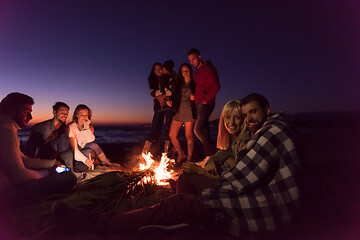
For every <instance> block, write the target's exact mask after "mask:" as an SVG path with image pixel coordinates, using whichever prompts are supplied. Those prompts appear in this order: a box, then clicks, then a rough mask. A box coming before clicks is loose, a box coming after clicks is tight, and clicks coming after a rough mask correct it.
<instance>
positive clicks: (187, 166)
mask: <svg viewBox="0 0 360 240" xmlns="http://www.w3.org/2000/svg"><path fill="white" fill-rule="evenodd" d="M182 167H183V169H184V172H186V173H195V174H200V175H204V174H205V169H204V168H202V167H200V166H199V165H197V164H195V163H193V162H185V163H183V165H182Z"/></svg>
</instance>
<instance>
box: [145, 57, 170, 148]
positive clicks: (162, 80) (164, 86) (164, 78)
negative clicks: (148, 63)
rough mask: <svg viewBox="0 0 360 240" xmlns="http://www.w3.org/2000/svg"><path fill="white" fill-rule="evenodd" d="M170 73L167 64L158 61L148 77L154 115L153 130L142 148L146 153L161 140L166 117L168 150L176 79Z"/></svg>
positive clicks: (166, 145) (166, 144)
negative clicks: (173, 90)
mask: <svg viewBox="0 0 360 240" xmlns="http://www.w3.org/2000/svg"><path fill="white" fill-rule="evenodd" d="M170 67H171V66H170ZM168 68H169V67H168ZM169 69H170V68H169ZM168 73H169V71H168V70H167V69H166V68H165V66H163V65H162V64H161V63H159V62H156V63H154V65H153V67H152V68H151V71H150V74H149V77H148V83H149V87H150V94H151V96H152V97H154V116H153V120H152V123H151V131H150V134H149V137H148V139H147V140H146V142H145V144H144V147H143V150H142V152H143V153H145V154H147V153H148V152H150V150H151V146H152V144H153V143H155V142H156V141H158V140H159V138H160V136H161V132H162V127H163V125H164V118H165V152H167V150H168V148H169V145H170V140H169V130H170V124H171V120H172V116H173V112H172V101H171V96H172V92H171V89H172V84H173V81H174V79H173V77H172V75H171V74H168Z"/></svg>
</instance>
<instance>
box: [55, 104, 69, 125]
mask: <svg viewBox="0 0 360 240" xmlns="http://www.w3.org/2000/svg"><path fill="white" fill-rule="evenodd" d="M53 114H54V119H55V121H57V122H60V123H65V122H66V119H67V117H68V116H69V109H68V108H66V107H60V108H59V109H58V110H57V111H53Z"/></svg>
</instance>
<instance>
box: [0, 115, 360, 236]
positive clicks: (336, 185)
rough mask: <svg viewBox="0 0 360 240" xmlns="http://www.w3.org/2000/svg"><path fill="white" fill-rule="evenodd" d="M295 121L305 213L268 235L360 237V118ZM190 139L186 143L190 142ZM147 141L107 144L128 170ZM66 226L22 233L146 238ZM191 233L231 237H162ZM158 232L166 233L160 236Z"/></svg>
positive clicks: (199, 156)
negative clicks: (289, 225) (299, 138)
mask: <svg viewBox="0 0 360 240" xmlns="http://www.w3.org/2000/svg"><path fill="white" fill-rule="evenodd" d="M295 126H296V127H297V128H299V130H301V131H302V132H303V133H302V134H301V136H302V139H303V153H304V186H303V187H304V210H303V218H302V219H300V220H299V223H298V224H297V225H296V227H295V228H293V229H291V231H290V232H283V233H280V234H278V235H276V236H275V237H273V238H271V237H270V238H268V239H299V240H300V239H309V240H311V239H314V240H315V239H316V240H318V239H334V240H340V239H341V240H343V239H350V240H352V239H360V185H359V173H360V147H359V146H360V144H359V143H360V141H359V140H358V136H359V135H360V121H350V120H349V121H348V122H345V123H344V122H339V121H335V120H334V121H330V122H301V123H296V124H295ZM305 130H306V131H305ZM301 131H300V132H301ZM185 144H186V143H182V145H184V146H185ZM142 146H143V143H142V142H140V143H127V144H102V145H101V147H102V148H103V150H104V152H105V153H106V154H107V156H108V158H110V159H111V161H112V162H117V163H119V164H120V165H121V168H122V169H123V170H125V171H126V170H130V169H131V168H132V167H134V164H135V159H137V156H138V155H139V154H140V153H141V150H142ZM160 148H161V146H160ZM200 149H201V145H200V144H199V143H197V144H196V147H195V152H196V154H195V155H196V156H195V158H194V161H200V160H201V159H202V154H203V153H202V150H200ZM39 229H41V226H39ZM9 231H10V230H9V229H8V232H9ZM63 231H65V232H66V230H64V229H63V230H62V229H61V228H56V229H54V230H53V231H52V232H51V233H50V234H46V235H44V236H42V237H41V235H40V236H39V237H38V238H31V237H30V238H21V239H87V240H89V239H130V240H131V239H144V237H143V236H142V237H141V238H138V236H137V233H135V232H130V233H126V234H105V235H104V234H101V235H100V234H95V233H77V234H70V235H69V234H64V233H63ZM11 234H12V233H11V232H9V233H8V235H0V239H19V238H11V236H15V237H18V236H17V235H16V234H13V235H11ZM189 236H190V237H191V239H207V240H211V239H217V240H218V239H231V238H222V237H220V236H218V235H216V234H215V235H214V233H212V232H210V233H209V232H201V231H195V230H190V232H189V230H188V231H185V232H181V233H178V234H176V235H172V236H165V237H164V238H162V239H168V240H170V239H179V240H180V239H190V238H189ZM7 237H9V238H7ZM281 237H282V238H281ZM155 238H156V239H160V238H159V236H157V237H155ZM147 239H150V238H147ZM250 239H251V238H250ZM262 239H263V238H262Z"/></svg>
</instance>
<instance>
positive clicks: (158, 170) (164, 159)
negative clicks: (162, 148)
mask: <svg viewBox="0 0 360 240" xmlns="http://www.w3.org/2000/svg"><path fill="white" fill-rule="evenodd" d="M142 158H143V159H144V160H145V164H143V163H140V165H139V170H140V171H143V170H148V171H149V175H148V176H146V177H144V179H143V181H144V182H145V183H149V182H153V183H155V184H157V185H160V186H166V185H169V182H168V181H169V180H170V179H172V178H173V177H174V175H175V173H174V170H173V169H169V165H170V164H173V163H175V160H174V159H170V158H169V157H168V156H167V154H166V153H163V154H162V156H161V160H160V163H157V162H156V161H155V160H154V159H153V156H152V154H151V153H150V152H149V153H148V154H145V153H143V154H142Z"/></svg>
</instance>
